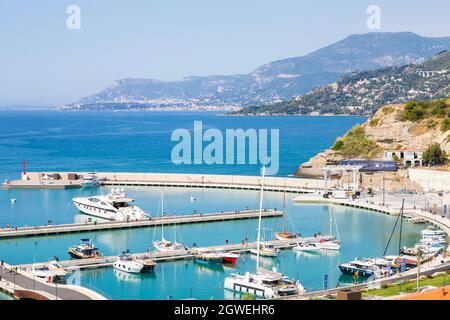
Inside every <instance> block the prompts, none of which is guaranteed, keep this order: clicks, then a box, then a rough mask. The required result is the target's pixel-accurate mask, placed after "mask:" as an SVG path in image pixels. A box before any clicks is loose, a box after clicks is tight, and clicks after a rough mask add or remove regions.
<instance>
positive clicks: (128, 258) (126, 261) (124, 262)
mask: <svg viewBox="0 0 450 320" xmlns="http://www.w3.org/2000/svg"><path fill="white" fill-rule="evenodd" d="M113 267H114V268H115V269H117V270H121V271H124V272H128V273H140V272H141V271H142V269H144V263H143V262H141V261H138V260H137V259H134V258H133V256H132V255H131V254H121V255H120V256H119V257H118V258H117V260H116V262H114V263H113Z"/></svg>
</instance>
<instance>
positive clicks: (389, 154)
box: [384, 150, 423, 167]
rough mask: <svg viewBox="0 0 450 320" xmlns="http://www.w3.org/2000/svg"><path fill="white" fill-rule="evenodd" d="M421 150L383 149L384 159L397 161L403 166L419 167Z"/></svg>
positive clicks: (421, 162) (420, 164)
mask: <svg viewBox="0 0 450 320" xmlns="http://www.w3.org/2000/svg"><path fill="white" fill-rule="evenodd" d="M422 155H423V151H420V150H386V151H384V160H386V161H399V162H402V163H403V165H404V166H405V167H421V166H422V165H423V160H422Z"/></svg>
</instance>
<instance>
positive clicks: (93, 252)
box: [68, 239, 101, 259]
mask: <svg viewBox="0 0 450 320" xmlns="http://www.w3.org/2000/svg"><path fill="white" fill-rule="evenodd" d="M68 253H69V255H70V256H71V257H72V258H73V259H90V258H98V257H101V252H100V250H99V249H98V248H96V247H95V245H94V244H93V243H92V240H91V239H81V240H80V243H79V244H77V245H74V246H71V247H69V249H68Z"/></svg>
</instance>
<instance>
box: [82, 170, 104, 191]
mask: <svg viewBox="0 0 450 320" xmlns="http://www.w3.org/2000/svg"><path fill="white" fill-rule="evenodd" d="M100 185H101V182H100V180H99V178H98V177H97V174H95V172H91V173H88V174H86V175H85V176H83V180H82V181H81V186H82V187H83V188H97V187H99V186H100Z"/></svg>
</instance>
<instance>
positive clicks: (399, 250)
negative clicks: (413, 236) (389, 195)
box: [398, 199, 405, 254]
mask: <svg viewBox="0 0 450 320" xmlns="http://www.w3.org/2000/svg"><path fill="white" fill-rule="evenodd" d="M404 205H405V199H403V200H402V210H401V211H400V238H399V240H398V254H400V252H401V249H402V229H403V210H404V209H403V208H404Z"/></svg>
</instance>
